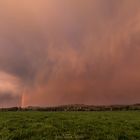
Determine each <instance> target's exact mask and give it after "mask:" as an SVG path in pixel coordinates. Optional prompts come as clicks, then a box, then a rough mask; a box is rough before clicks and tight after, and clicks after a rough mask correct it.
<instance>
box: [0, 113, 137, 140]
mask: <svg viewBox="0 0 140 140" xmlns="http://www.w3.org/2000/svg"><path fill="white" fill-rule="evenodd" d="M0 140H140V111H106V112H104V111H102V112H99V111H95V112H46V111H44V112H42V111H1V112H0Z"/></svg>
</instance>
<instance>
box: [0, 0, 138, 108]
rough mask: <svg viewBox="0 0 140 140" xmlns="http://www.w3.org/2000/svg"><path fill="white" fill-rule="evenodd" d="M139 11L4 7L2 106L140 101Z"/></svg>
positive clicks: (60, 4)
mask: <svg viewBox="0 0 140 140" xmlns="http://www.w3.org/2000/svg"><path fill="white" fill-rule="evenodd" d="M139 5H140V1H139V0H134V1H132V0H117V1H112V0H106V1H102V0H86V1H85V0H81V1H80V2H79V0H67V1H66V0H59V1H57V0H40V1H33V0H29V1H18V0H13V1H12V2H11V1H10V0H7V1H1V2H0V19H1V22H0V30H1V32H0V76H1V77H7V75H8V78H5V79H4V82H5V83H7V82H10V83H11V85H12V87H13V88H14V91H13V90H12V88H9V89H8V87H7V88H3V90H2V91H1V89H2V88H1V89H0V102H1V103H0V105H1V104H4V105H7V106H9V105H10V106H14V105H19V104H22V105H23V106H27V105H40V106H46V105H60V104H73V103H84V104H127V103H135V102H140V94H139V93H140V88H139V83H140V73H139V71H140V65H139V62H140V41H139V40H140V9H139ZM1 77H0V79H1ZM9 77H14V78H13V79H10V78H9ZM15 79H16V80H15ZM15 81H16V82H15ZM4 85H6V84H2V82H0V87H2V86H4ZM5 87H6V86H5ZM15 94H16V95H15ZM9 100H10V101H11V102H12V103H10V104H9ZM3 102H4V103H3Z"/></svg>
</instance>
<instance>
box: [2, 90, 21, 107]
mask: <svg viewBox="0 0 140 140" xmlns="http://www.w3.org/2000/svg"><path fill="white" fill-rule="evenodd" d="M20 105H21V97H20V96H17V95H16V96H14V95H13V93H11V92H0V107H9V106H20Z"/></svg>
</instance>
